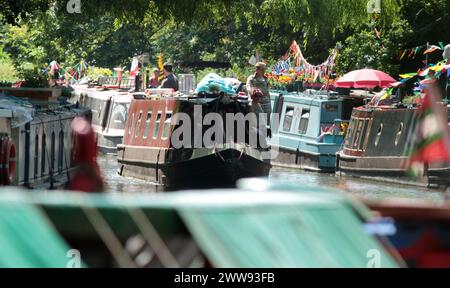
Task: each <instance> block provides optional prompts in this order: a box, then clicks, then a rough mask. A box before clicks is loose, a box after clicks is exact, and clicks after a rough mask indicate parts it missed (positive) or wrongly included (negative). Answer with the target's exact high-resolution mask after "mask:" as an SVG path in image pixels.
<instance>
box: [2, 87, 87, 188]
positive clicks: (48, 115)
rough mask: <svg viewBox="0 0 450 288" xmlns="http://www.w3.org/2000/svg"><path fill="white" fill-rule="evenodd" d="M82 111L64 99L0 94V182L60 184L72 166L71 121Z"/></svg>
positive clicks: (33, 186) (81, 113) (28, 186)
mask: <svg viewBox="0 0 450 288" xmlns="http://www.w3.org/2000/svg"><path fill="white" fill-rule="evenodd" d="M11 93H14V91H11ZM85 112H86V111H83V110H81V109H77V108H76V107H75V106H74V105H73V104H69V103H67V102H57V101H43V100H41V99H40V100H33V99H26V98H16V97H12V96H7V95H4V94H3V95H1V96H0V136H1V138H0V144H1V145H0V147H1V149H2V150H1V170H0V171H1V175H0V178H1V179H0V183H1V184H2V185H13V186H24V187H27V188H32V189H53V188H63V187H64V186H65V185H66V184H67V183H68V181H69V180H70V175H69V174H70V171H71V170H72V169H73V165H72V159H71V153H72V135H71V123H72V120H73V119H74V118H75V117H76V116H86V115H85V114H86V113H85Z"/></svg>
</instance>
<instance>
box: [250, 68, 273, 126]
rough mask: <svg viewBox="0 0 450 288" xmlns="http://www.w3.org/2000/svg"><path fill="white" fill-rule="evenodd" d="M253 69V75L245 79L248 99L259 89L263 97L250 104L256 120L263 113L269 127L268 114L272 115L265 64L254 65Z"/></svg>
mask: <svg viewBox="0 0 450 288" xmlns="http://www.w3.org/2000/svg"><path fill="white" fill-rule="evenodd" d="M255 67H256V70H255V74H253V75H251V76H250V77H248V79H247V91H248V94H249V97H250V98H252V97H253V95H254V92H255V90H256V89H259V90H260V91H261V92H262V94H263V97H261V98H259V99H258V101H255V102H254V103H252V108H253V111H254V112H255V113H256V116H257V117H258V118H259V114H260V113H265V114H266V116H265V118H266V120H267V126H270V114H271V113H272V107H271V106H272V105H271V103H270V93H269V80H268V79H267V77H266V76H265V73H266V64H265V63H262V62H259V63H256V66H255ZM258 106H260V107H258ZM261 110H262V111H261Z"/></svg>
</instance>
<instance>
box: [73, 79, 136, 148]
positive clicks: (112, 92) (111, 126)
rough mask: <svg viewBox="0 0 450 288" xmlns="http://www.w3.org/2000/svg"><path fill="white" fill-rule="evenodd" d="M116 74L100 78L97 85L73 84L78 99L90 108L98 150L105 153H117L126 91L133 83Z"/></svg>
mask: <svg viewBox="0 0 450 288" xmlns="http://www.w3.org/2000/svg"><path fill="white" fill-rule="evenodd" d="M114 79H115V77H106V78H100V79H99V85H97V86H95V87H92V88H89V87H83V86H81V87H76V88H75V90H76V91H78V92H76V94H78V95H79V102H80V104H81V106H82V107H85V108H89V109H91V110H92V126H93V128H94V131H95V132H96V134H97V146H98V148H99V151H100V152H102V153H105V154H116V153H117V145H118V144H121V143H122V141H123V135H124V127H125V121H126V119H127V115H128V109H129V107H130V102H131V99H132V95H131V94H130V93H129V92H128V90H130V88H131V87H132V85H134V84H133V83H132V81H131V79H129V80H127V79H122V80H121V81H120V82H117V81H118V80H114Z"/></svg>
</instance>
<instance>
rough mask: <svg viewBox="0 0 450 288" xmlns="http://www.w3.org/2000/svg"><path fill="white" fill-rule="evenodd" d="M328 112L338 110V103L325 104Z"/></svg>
mask: <svg viewBox="0 0 450 288" xmlns="http://www.w3.org/2000/svg"><path fill="white" fill-rule="evenodd" d="M323 106H324V108H325V111H326V112H338V110H339V106H338V105H336V104H324V105H323Z"/></svg>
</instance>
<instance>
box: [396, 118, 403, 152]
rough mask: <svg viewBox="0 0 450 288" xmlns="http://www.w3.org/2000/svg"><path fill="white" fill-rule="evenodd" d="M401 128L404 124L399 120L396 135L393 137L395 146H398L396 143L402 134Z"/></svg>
mask: <svg viewBox="0 0 450 288" xmlns="http://www.w3.org/2000/svg"><path fill="white" fill-rule="evenodd" d="M403 128H404V124H403V122H401V123H400V127H398V132H397V136H396V137H395V146H398V143H400V139H401V138H402V134H403Z"/></svg>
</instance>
